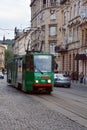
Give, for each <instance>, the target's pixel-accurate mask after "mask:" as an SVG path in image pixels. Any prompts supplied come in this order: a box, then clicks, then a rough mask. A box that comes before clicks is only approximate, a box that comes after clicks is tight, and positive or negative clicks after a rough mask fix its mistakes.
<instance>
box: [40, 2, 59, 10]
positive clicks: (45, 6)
mask: <svg viewBox="0 0 87 130" xmlns="http://www.w3.org/2000/svg"><path fill="white" fill-rule="evenodd" d="M59 5H60V3H59V2H56V1H55V2H49V3H46V4H43V5H42V8H41V9H45V8H49V7H55V6H59Z"/></svg>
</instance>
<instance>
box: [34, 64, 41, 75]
mask: <svg viewBox="0 0 87 130" xmlns="http://www.w3.org/2000/svg"><path fill="white" fill-rule="evenodd" d="M35 68H36V69H37V70H38V71H39V72H40V73H41V74H43V72H42V71H41V70H40V69H39V68H37V67H36V66H35Z"/></svg>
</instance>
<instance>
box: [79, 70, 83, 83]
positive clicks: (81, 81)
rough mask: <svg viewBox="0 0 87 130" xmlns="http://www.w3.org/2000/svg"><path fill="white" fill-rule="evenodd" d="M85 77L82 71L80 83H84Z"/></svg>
mask: <svg viewBox="0 0 87 130" xmlns="http://www.w3.org/2000/svg"><path fill="white" fill-rule="evenodd" d="M83 79H84V74H83V72H81V73H80V83H83Z"/></svg>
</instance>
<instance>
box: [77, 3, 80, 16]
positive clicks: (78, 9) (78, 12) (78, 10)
mask: <svg viewBox="0 0 87 130" xmlns="http://www.w3.org/2000/svg"><path fill="white" fill-rule="evenodd" d="M79 14H80V2H79V3H78V8H77V15H79Z"/></svg>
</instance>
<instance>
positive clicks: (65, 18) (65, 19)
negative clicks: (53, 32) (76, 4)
mask: <svg viewBox="0 0 87 130" xmlns="http://www.w3.org/2000/svg"><path fill="white" fill-rule="evenodd" d="M66 21H67V17H66V12H64V24H66Z"/></svg>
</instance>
